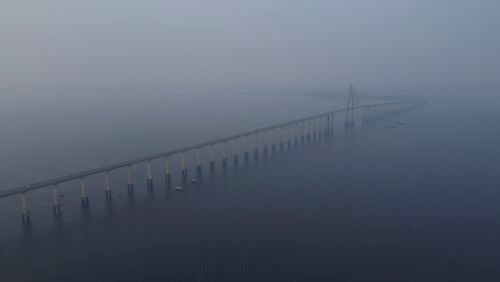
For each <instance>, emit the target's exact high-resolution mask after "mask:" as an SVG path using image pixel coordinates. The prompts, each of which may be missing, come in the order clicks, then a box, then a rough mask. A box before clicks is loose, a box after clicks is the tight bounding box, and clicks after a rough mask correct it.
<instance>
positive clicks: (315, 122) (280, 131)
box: [0, 86, 426, 224]
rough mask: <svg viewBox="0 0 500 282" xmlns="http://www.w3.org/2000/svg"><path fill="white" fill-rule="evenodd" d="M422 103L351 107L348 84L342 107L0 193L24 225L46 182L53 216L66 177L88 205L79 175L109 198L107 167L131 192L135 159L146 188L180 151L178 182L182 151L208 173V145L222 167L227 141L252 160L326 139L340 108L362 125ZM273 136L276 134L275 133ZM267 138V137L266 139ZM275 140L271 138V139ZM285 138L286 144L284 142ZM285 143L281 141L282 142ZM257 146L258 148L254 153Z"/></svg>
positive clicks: (348, 124)
mask: <svg viewBox="0 0 500 282" xmlns="http://www.w3.org/2000/svg"><path fill="white" fill-rule="evenodd" d="M424 103H426V101H425V100H423V99H411V100H404V101H394V102H385V103H374V104H368V105H358V106H354V100H353V88H352V86H351V88H350V91H349V95H348V102H347V107H346V108H343V109H338V110H333V111H329V112H326V113H321V114H317V115H313V116H308V117H305V118H300V119H296V120H292V121H288V122H284V123H280V124H275V125H271V126H267V127H264V128H259V129H255V130H251V131H247V132H242V133H239V134H234V135H231V136H227V137H221V138H217V139H214V140H210V141H206V142H201V143H197V144H192V145H187V146H183V147H180V148H175V149H172V150H168V151H164V152H159V153H156V154H151V155H147V156H142V157H138V158H135V159H131V160H126V161H121V162H117V163H113V164H109V165H106V166H102V167H98V168H93V169H89V170H85V171H80V172H76V173H72V174H69V175H64V176H60V177H56V178H52V179H47V180H44V181H40V182H36V183H32V184H28V185H24V186H20V187H15V188H11V189H7V190H3V191H0V198H6V197H11V196H15V195H20V198H21V216H22V221H23V223H25V224H29V223H30V211H29V210H28V207H27V195H28V193H29V192H30V191H34V190H38V189H43V188H47V187H52V207H53V212H54V215H56V216H57V215H60V213H61V205H60V196H59V193H58V189H57V186H58V185H60V184H62V183H66V182H70V181H79V184H80V185H79V186H80V198H81V204H82V207H84V208H85V207H87V206H88V205H89V196H88V193H87V188H86V185H85V179H86V178H87V177H89V176H94V175H99V174H102V175H104V192H105V197H106V200H108V201H111V200H112V187H111V180H110V173H111V172H112V171H115V170H118V169H122V168H126V169H127V176H128V179H127V185H126V186H127V191H128V192H129V193H133V191H134V179H133V167H134V166H135V165H138V164H145V165H146V172H147V176H146V185H147V188H148V189H152V188H153V173H152V161H153V160H157V159H164V166H165V167H164V176H165V182H166V183H167V185H170V184H171V182H172V180H171V171H170V162H169V159H171V158H172V157H173V156H176V155H180V175H181V178H182V180H183V181H187V177H188V165H187V162H186V154H188V153H193V152H194V153H195V155H196V164H195V169H196V173H197V174H201V173H202V163H203V162H202V159H201V151H202V150H206V149H208V150H209V169H210V171H211V172H213V171H214V170H215V156H214V147H215V146H219V148H220V149H221V151H222V156H221V160H222V166H223V167H226V166H227V162H228V154H227V146H228V144H230V145H232V147H233V150H232V154H233V156H232V158H233V162H234V163H235V164H237V163H238V161H239V157H240V153H239V152H238V145H240V144H241V143H243V145H244V146H243V147H244V151H243V152H242V153H243V158H244V161H245V162H247V161H248V160H249V159H250V157H251V156H250V153H251V151H253V158H254V159H258V158H259V155H264V156H266V155H267V154H268V151H269V145H270V148H271V151H272V152H273V153H274V152H275V151H276V150H278V149H279V150H280V151H282V150H284V149H285V147H287V148H291V147H292V144H293V146H298V145H299V144H300V145H304V144H308V143H310V142H311V140H313V141H314V140H316V139H317V138H323V137H325V138H327V137H329V136H331V135H332V134H333V132H334V124H335V123H334V121H335V120H336V119H337V116H338V115H339V114H343V113H345V115H346V117H345V122H344V127H345V128H346V130H348V131H350V130H353V128H354V126H355V113H358V114H361V122H362V123H363V124H368V123H370V122H372V121H375V120H377V119H380V118H382V117H385V116H387V115H389V114H394V113H397V112H401V111H406V110H409V109H412V108H414V107H417V106H420V105H422V104H424ZM276 136H277V137H278V138H276ZM259 137H261V138H262V137H264V138H267V140H269V141H270V142H265V144H263V145H262V146H260V145H259V144H258V142H252V144H250V145H249V140H250V139H251V138H253V140H257V138H259ZM269 137H270V138H269ZM276 139H277V140H276ZM285 141H286V143H285ZM285 144H286V146H285ZM260 151H261V152H260Z"/></svg>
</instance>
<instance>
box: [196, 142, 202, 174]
mask: <svg viewBox="0 0 500 282" xmlns="http://www.w3.org/2000/svg"><path fill="white" fill-rule="evenodd" d="M196 173H198V174H200V173H201V157H200V148H196Z"/></svg>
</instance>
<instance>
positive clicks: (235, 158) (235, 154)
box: [233, 140, 239, 165]
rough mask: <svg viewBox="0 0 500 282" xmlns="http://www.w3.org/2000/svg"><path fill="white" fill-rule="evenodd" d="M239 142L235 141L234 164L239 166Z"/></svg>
mask: <svg viewBox="0 0 500 282" xmlns="http://www.w3.org/2000/svg"><path fill="white" fill-rule="evenodd" d="M238 156H239V155H238V140H233V162H234V164H235V165H236V164H238Z"/></svg>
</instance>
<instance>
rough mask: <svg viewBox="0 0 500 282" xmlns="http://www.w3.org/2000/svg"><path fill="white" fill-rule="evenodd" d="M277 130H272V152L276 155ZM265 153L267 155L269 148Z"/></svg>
mask: <svg viewBox="0 0 500 282" xmlns="http://www.w3.org/2000/svg"><path fill="white" fill-rule="evenodd" d="M275 139H276V129H274V128H273V129H271V152H272V153H273V154H274V152H276V144H275V142H276V140H275ZM264 153H267V148H266V152H264Z"/></svg>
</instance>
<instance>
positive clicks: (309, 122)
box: [306, 119, 312, 143]
mask: <svg viewBox="0 0 500 282" xmlns="http://www.w3.org/2000/svg"><path fill="white" fill-rule="evenodd" d="M306 131H307V143H309V142H311V132H312V131H311V120H310V119H308V120H307V123H306Z"/></svg>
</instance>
